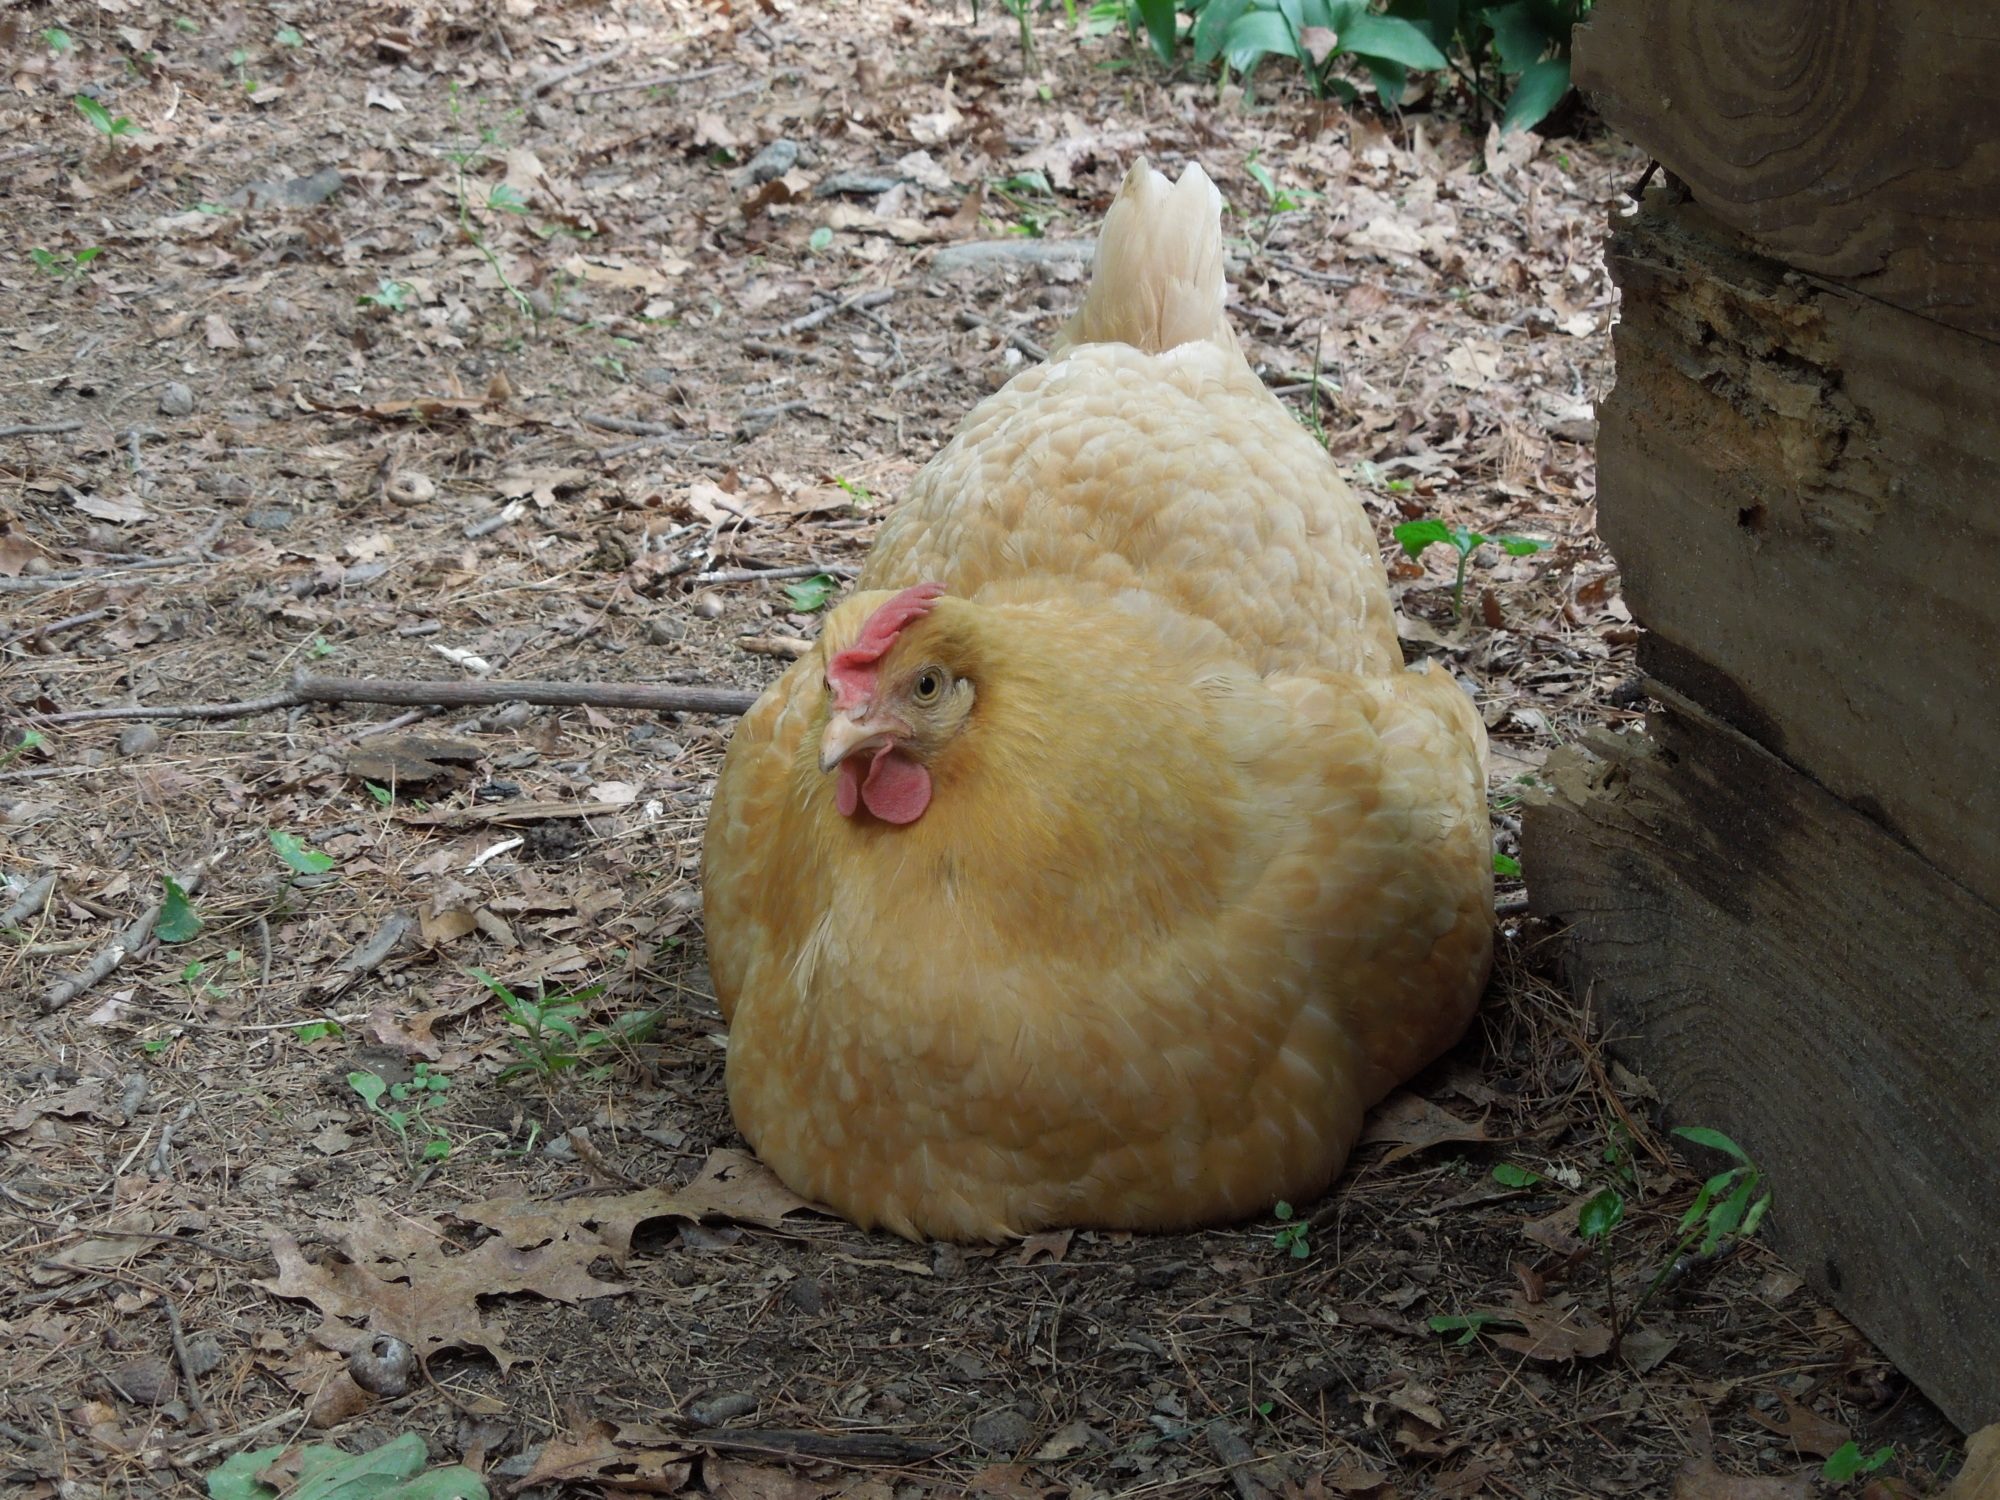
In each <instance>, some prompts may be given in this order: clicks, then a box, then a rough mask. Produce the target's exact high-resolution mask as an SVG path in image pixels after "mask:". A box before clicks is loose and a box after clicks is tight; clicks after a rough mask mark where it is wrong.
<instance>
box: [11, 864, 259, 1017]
mask: <svg viewBox="0 0 2000 1500" xmlns="http://www.w3.org/2000/svg"><path fill="white" fill-rule="evenodd" d="M219 857H220V851H218V853H217V854H214V855H210V856H209V859H215V858H219ZM208 863H209V861H208V860H203V861H202V862H201V863H200V864H196V865H190V866H189V867H188V868H187V869H185V870H183V871H181V873H180V875H179V876H178V877H177V878H176V879H175V881H174V883H175V884H176V885H178V886H179V887H180V888H181V890H182V891H183V892H185V893H186V894H188V895H190V896H192V895H193V894H194V893H195V892H196V891H198V890H200V889H201V877H202V876H203V875H204V874H206V873H207V871H208ZM162 905H163V902H162V901H155V902H154V903H153V904H152V905H151V906H149V907H147V908H146V909H145V910H144V911H142V912H140V913H139V915H138V916H137V917H135V918H134V919H133V921H132V925H131V926H130V927H127V928H126V929H125V930H124V931H123V932H121V933H119V934H118V936H117V937H115V938H113V939H112V940H111V942H110V943H109V945H107V946H106V947H105V948H103V949H101V950H100V951H99V952H98V955H97V957H95V958H93V959H92V960H91V961H90V962H89V963H87V964H85V965H84V966H83V967H82V968H81V969H78V970H77V971H76V972H75V973H74V974H71V975H69V976H68V977H67V978H64V979H58V980H57V981H56V982H55V983H54V984H52V985H50V986H49V987H48V989H47V990H46V991H45V992H44V993H43V995H42V1013H43V1014H44V1015H46V1014H48V1013H49V1012H51V1011H57V1010H61V1009H62V1008H63V1007H64V1006H65V1005H67V1004H69V1003H70V1001H72V1000H74V999H75V998H76V997H77V996H78V995H81V994H82V993H83V992H84V991H85V990H87V989H89V988H90V987H91V986H92V985H94V984H96V983H97V982H98V980H100V979H102V978H104V976H105V975H107V974H109V973H110V972H111V971H112V970H113V969H115V968H117V967H118V966H119V965H120V964H122V963H124V962H125V960H126V959H127V958H128V957H129V956H131V955H132V954H133V953H135V952H137V951H138V950H139V949H141V948H143V947H145V946H146V940H147V939H148V938H150V937H152V935H153V925H154V924H155V923H156V922H158V921H159V920H160V908H161V906H162Z"/></svg>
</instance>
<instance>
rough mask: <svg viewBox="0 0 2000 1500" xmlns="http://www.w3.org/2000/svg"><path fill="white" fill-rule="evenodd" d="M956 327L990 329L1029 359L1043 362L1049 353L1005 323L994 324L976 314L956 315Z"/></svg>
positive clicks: (966, 312)
mask: <svg viewBox="0 0 2000 1500" xmlns="http://www.w3.org/2000/svg"><path fill="white" fill-rule="evenodd" d="M958 326H959V327H960V328H990V329H992V330H993V331H994V332H995V333H997V334H999V335H1000V337H1001V338H1003V339H1005V340H1006V341H1007V342H1008V343H1010V344H1012V345H1013V346H1014V347H1015V348H1016V349H1019V350H1020V351H1021V352H1022V353H1023V354H1025V355H1027V356H1028V358H1030V359H1041V360H1045V359H1047V358H1048V357H1049V351H1048V350H1046V349H1044V348H1043V347H1042V346H1041V345H1040V344H1038V343H1036V342H1035V341H1034V340H1033V339H1031V338H1029V337H1028V336H1027V335H1026V334H1025V333H1016V332H1015V331H1014V330H1013V329H1011V328H1009V327H1008V326H1007V325H1006V324H1005V323H996V322H994V321H993V319H991V318H982V317H980V316H979V314H978V313H976V312H968V311H961V312H960V313H959V315H958Z"/></svg>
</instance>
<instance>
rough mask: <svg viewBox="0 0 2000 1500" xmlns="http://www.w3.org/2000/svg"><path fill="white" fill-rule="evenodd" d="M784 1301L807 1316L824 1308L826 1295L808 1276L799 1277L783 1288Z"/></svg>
mask: <svg viewBox="0 0 2000 1500" xmlns="http://www.w3.org/2000/svg"><path fill="white" fill-rule="evenodd" d="M785 1300H786V1301H787V1302H789V1303H791V1304H792V1306H793V1307H795V1308H797V1309H798V1310H799V1311H800V1312H802V1313H805V1314H806V1315H808V1316H812V1315H815V1314H817V1313H820V1312H822V1311H824V1310H825V1308H826V1293H824V1292H822V1291H821V1290H820V1289H819V1283H818V1282H817V1281H814V1280H813V1279H812V1278H811V1277H810V1276H801V1277H798V1278H797V1279H796V1280H794V1281H793V1282H792V1284H791V1285H790V1286H788V1287H786V1288H785Z"/></svg>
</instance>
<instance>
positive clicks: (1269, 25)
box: [1222, 10, 1309, 73]
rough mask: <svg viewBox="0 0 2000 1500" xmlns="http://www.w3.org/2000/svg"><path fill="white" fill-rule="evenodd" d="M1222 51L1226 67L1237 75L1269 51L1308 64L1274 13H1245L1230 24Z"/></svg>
mask: <svg viewBox="0 0 2000 1500" xmlns="http://www.w3.org/2000/svg"><path fill="white" fill-rule="evenodd" d="M1222 50H1223V54H1224V56H1226V57H1227V58H1228V59H1229V66H1230V67H1232V68H1234V69H1236V71H1237V72H1239V73H1241V72H1245V71H1247V70H1248V69H1250V68H1254V67H1255V66H1257V60H1258V59H1259V58H1261V57H1263V56H1264V55H1265V54H1266V53H1270V52H1275V53H1277V54H1278V56H1280V57H1295V58H1298V59H1299V60H1300V61H1302V62H1304V61H1309V59H1307V58H1305V57H1304V56H1303V54H1302V53H1301V52H1300V51H1299V40H1298V37H1297V35H1296V34H1295V33H1294V32H1293V30H1292V28H1291V27H1290V26H1288V25H1287V24H1286V23H1285V18H1284V17H1283V16H1281V15H1279V14H1278V13H1277V12H1276V11H1274V10H1253V11H1247V12H1245V13H1244V14H1243V15H1240V16H1238V17H1237V18H1236V19H1235V20H1234V21H1232V22H1230V23H1229V30H1228V31H1227V32H1226V33H1225V34H1224V35H1223V38H1222Z"/></svg>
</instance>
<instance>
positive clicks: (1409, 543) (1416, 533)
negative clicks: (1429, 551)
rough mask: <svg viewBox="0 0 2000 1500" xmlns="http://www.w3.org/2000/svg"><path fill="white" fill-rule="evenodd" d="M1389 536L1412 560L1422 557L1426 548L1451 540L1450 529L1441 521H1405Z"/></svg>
mask: <svg viewBox="0 0 2000 1500" xmlns="http://www.w3.org/2000/svg"><path fill="white" fill-rule="evenodd" d="M1391 535H1393V536H1394V537H1395V538H1396V545H1397V546H1399V547H1401V548H1402V549H1403V552H1404V554H1405V555H1406V556H1408V557H1409V558H1411V559H1412V560H1415V559H1416V558H1420V557H1422V556H1423V555H1424V549H1425V548H1426V547H1430V546H1434V545H1435V544H1437V543H1438V542H1449V541H1450V540H1451V539H1452V537H1451V528H1450V527H1449V526H1447V525H1445V524H1444V522H1442V521H1405V522H1403V523H1402V524H1401V525H1400V526H1398V527H1396V529H1395V530H1394V531H1393V532H1392V533H1391Z"/></svg>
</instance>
